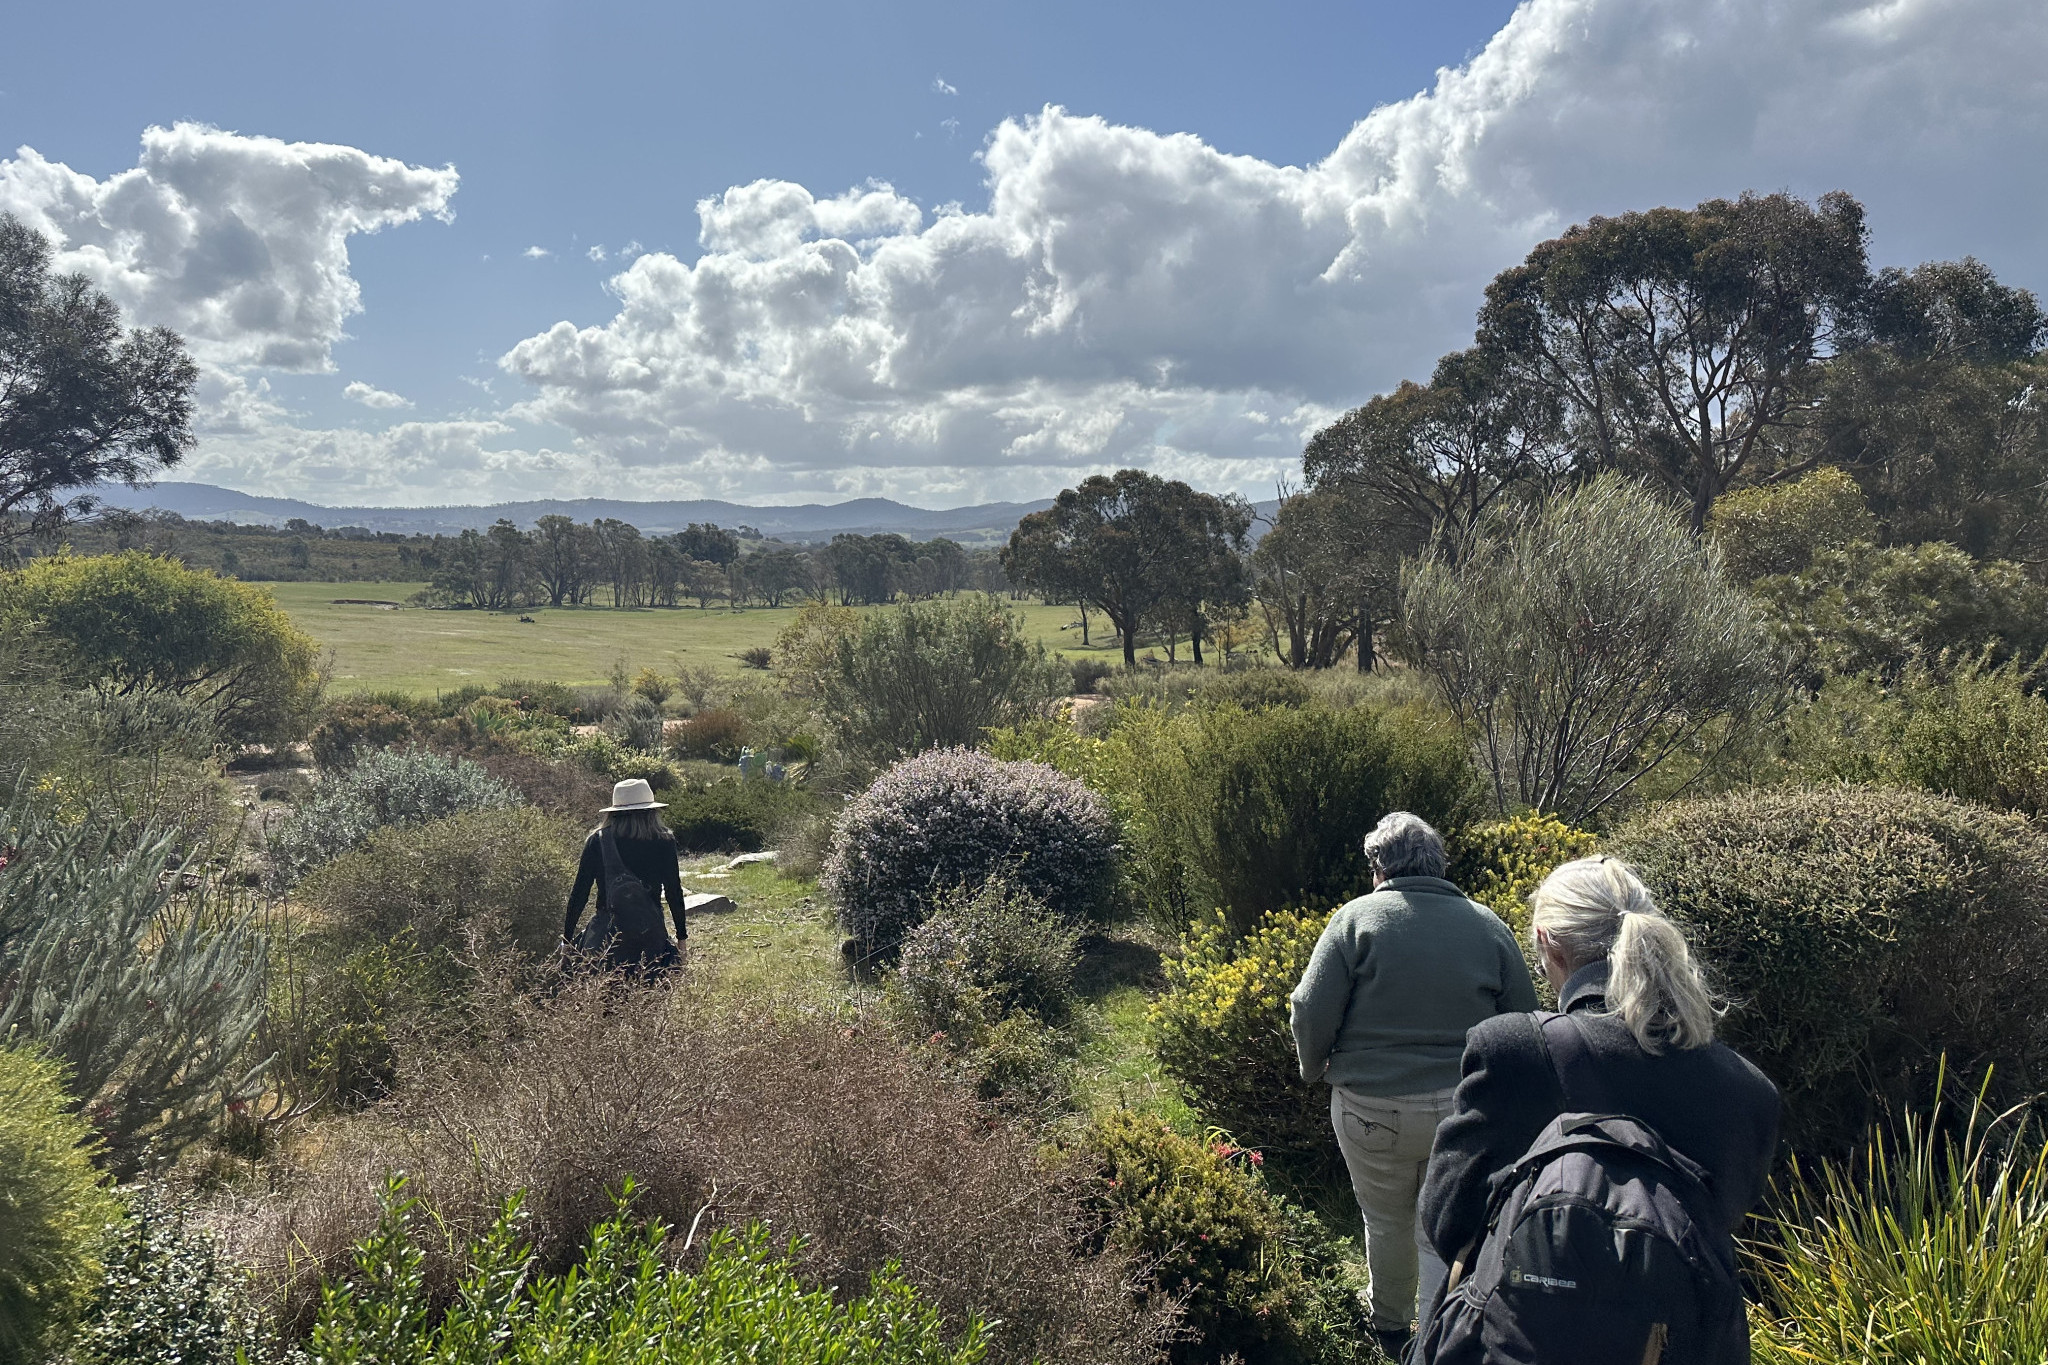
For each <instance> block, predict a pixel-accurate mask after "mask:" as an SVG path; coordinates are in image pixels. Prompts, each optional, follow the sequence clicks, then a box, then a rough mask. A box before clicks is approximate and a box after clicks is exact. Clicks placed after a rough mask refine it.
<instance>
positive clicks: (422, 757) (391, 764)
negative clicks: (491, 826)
mask: <svg viewBox="0 0 2048 1365" xmlns="http://www.w3.org/2000/svg"><path fill="white" fill-rule="evenodd" d="M519 804H521V797H520V795H519V793H518V792H516V791H514V790H513V789H512V788H511V787H509V786H507V785H506V784H505V783H503V782H500V781H499V780H498V779H497V778H494V777H492V776H491V775H490V773H488V772H486V771H485V770H484V769H483V768H482V767H480V766H478V765H477V764H475V763H472V762H470V761H468V760H467V759H460V758H445V757H443V756H442V755H440V754H436V753H431V752H429V751H428V750H425V749H420V748H410V749H383V750H379V751H378V752H376V753H372V754H369V755H367V756H366V757H363V758H361V759H359V760H357V762H356V763H355V764H354V765H353V766H352V767H350V768H349V769H348V770H347V771H345V772H342V773H337V774H334V775H333V776H331V777H329V778H328V779H327V780H326V781H324V782H322V783H321V784H320V787H319V789H318V790H317V791H316V792H314V794H313V796H312V798H311V799H310V800H308V801H307V802H306V803H305V804H303V805H301V806H299V807H298V808H297V809H296V810H294V811H293V812H292V813H291V814H290V815H289V816H287V817H286V818H285V819H284V820H283V821H281V822H280V823H279V824H278V826H277V827H276V828H275V829H273V830H272V831H271V833H270V861H271V869H272V873H273V875H274V876H275V877H276V878H277V879H278V880H280V881H282V882H285V883H291V882H296V881H297V880H298V879H299V878H301V877H303V876H304V875H305V874H306V873H307V872H308V871H310V870H311V869H313V868H314V867H317V866H318V865H319V864H321V863H323V862H326V861H327V860H328V859H330V858H332V857H335V856H336V855H337V854H340V853H345V852H347V851H348V850H349V849H352V848H354V847H356V846H357V845H359V844H361V843H362V842H363V841H364V840H366V839H368V838H369V837H370V835H371V834H372V833H374V832H376V831H377V830H380V829H382V828H384V827H385V826H387V825H417V824H424V823H425V822H426V821H429V820H439V819H441V818H442V817H444V816H449V815H454V814H456V813H458V812H461V811H469V810H504V809H509V808H510V807H513V806H516V805H519Z"/></svg>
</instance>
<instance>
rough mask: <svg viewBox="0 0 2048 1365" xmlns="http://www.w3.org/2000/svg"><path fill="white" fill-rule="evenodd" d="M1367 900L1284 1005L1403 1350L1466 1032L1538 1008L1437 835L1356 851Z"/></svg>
mask: <svg viewBox="0 0 2048 1365" xmlns="http://www.w3.org/2000/svg"><path fill="white" fill-rule="evenodd" d="M1365 853H1366V859H1367V861H1368V862H1370V863H1371V864H1372V879H1373V889H1372V892H1371V894H1370V895H1365V896H1360V897H1358V898H1357V899H1356V900H1353V901H1351V902H1349V903H1348V904H1346V905H1344V906H1343V907H1342V908H1340V909H1339V910H1338V911H1337V913H1336V914H1334V915H1332V916H1331V917H1330V923H1329V925H1328V926H1327V927H1326V928H1325V929H1324V930H1323V933H1322V937H1321V938H1319V939H1318V940H1317V941H1316V946H1315V952H1314V953H1313V954H1312V955H1311V956H1310V958H1309V963H1308V968H1307V969H1306V970H1305V971H1304V972H1303V973H1302V976H1301V984H1300V985H1298V986H1296V987H1295V989H1294V994H1293V995H1292V997H1290V1003H1291V1005H1292V1006H1293V1025H1294V1046H1295V1051H1296V1052H1297V1053H1298V1054H1299V1056H1300V1060H1301V1075H1302V1079H1304V1080H1307V1081H1319V1080H1320V1081H1327V1082H1329V1085H1330V1123H1331V1125H1332V1126H1333V1127H1334V1128H1335V1129H1336V1133H1337V1148H1338V1150H1339V1151H1340V1152H1342V1153H1343V1156H1344V1165H1345V1168H1346V1169H1347V1170H1348V1171H1349V1172H1350V1175H1351V1189H1352V1193H1353V1194H1354V1195H1355V1196H1356V1197H1357V1199H1358V1209H1359V1213H1360V1214H1361V1215H1362V1216H1363V1218H1364V1220H1365V1233H1366V1261H1367V1264H1368V1265H1369V1267H1370V1269H1371V1271H1372V1286H1371V1295H1372V1321H1373V1330H1374V1333H1375V1334H1376V1335H1377V1336H1378V1337H1379V1340H1380V1345H1381V1347H1382V1348H1383V1349H1385V1350H1386V1351H1387V1352H1388V1353H1389V1354H1390V1355H1397V1354H1399V1352H1400V1351H1401V1350H1402V1349H1403V1348H1404V1347H1405V1346H1406V1344H1407V1341H1408V1338H1409V1335H1410V1324H1411V1323H1412V1321H1413V1320H1414V1318H1415V1309H1416V1305H1417V1301H1418V1294H1417V1291H1418V1289H1419V1290H1420V1291H1421V1294H1422V1301H1424V1302H1427V1300H1428V1298H1429V1297H1431V1296H1433V1293H1434V1288H1435V1285H1436V1284H1437V1283H1439V1282H1440V1281H1441V1280H1442V1278H1443V1273H1444V1270H1443V1266H1442V1264H1441V1263H1440V1262H1438V1261H1437V1259H1436V1257H1435V1256H1434V1254H1433V1253H1431V1252H1430V1251H1429V1248H1428V1247H1427V1246H1426V1245H1425V1246H1421V1247H1418V1245H1417V1238H1416V1230H1415V1200H1416V1195H1417V1193H1418V1191H1419V1190H1420V1189H1421V1186H1422V1174H1423V1170H1424V1167H1425V1166H1426V1165H1427V1163H1428V1161H1429V1149H1430V1142H1431V1139H1432V1138H1434V1136H1435V1135H1436V1126H1437V1124H1438V1123H1439V1122H1440V1121H1441V1120H1442V1119H1443V1118H1444V1117H1445V1116H1446V1115H1447V1114H1449V1113H1450V1109H1451V1094H1452V1088H1453V1087H1454V1086H1455V1085H1456V1084H1457V1081H1458V1059H1459V1058H1460V1057H1461V1056H1462V1055H1463V1054H1464V1051H1465V1032H1466V1030H1467V1029H1469V1028H1471V1027H1472V1026H1473V1025H1474V1024H1477V1023H1479V1022H1480V1021H1481V1020H1485V1019H1491V1018H1492V1017H1493V1016H1495V1015H1497V1014H1500V1013H1502V1012H1503V1011H1523V1010H1533V1009H1535V1008H1536V987H1535V985H1534V984H1533V983H1532V982H1531V981H1530V979H1529V969H1528V966H1527V965H1526V964H1525V963H1524V962H1523V960H1522V951H1521V949H1520V948H1518V947H1516V946H1515V937H1514V935H1513V934H1512V933H1510V932H1509V931H1508V927H1507V926H1506V925H1505V924H1503V923H1501V921H1500V918H1499V916H1497V915H1495V914H1494V913H1493V911H1491V910H1489V909H1487V908H1486V907H1485V906H1483V905H1480V904H1479V903H1477V902H1476V901H1473V900H1470V899H1468V898H1467V897H1466V895H1465V893H1464V892H1462V891H1460V890H1459V889H1458V888H1457V887H1455V886H1453V885H1452V884H1451V883H1450V882H1448V881H1445V880H1444V871H1445V867H1444V841H1443V836H1442V835H1440V834H1438V833H1437V832H1436V831H1435V830H1434V829H1432V828H1430V826H1429V823H1428V822H1427V821H1425V820H1423V819H1421V818H1420V817H1418V816H1415V815H1412V814H1410V813H1409V812H1407V811H1395V812H1394V813H1393V814H1391V815H1389V816H1387V817H1386V818H1385V819H1383V820H1381V821H1380V822H1379V824H1378V825H1376V826H1375V827H1374V828H1373V831H1372V833H1370V834H1368V835H1367V836H1366V839H1365Z"/></svg>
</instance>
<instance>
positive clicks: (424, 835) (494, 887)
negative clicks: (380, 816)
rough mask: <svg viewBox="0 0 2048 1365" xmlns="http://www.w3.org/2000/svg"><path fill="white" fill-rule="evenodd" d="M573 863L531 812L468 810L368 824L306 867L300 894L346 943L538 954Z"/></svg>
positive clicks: (555, 832) (548, 826)
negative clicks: (418, 820)
mask: <svg viewBox="0 0 2048 1365" xmlns="http://www.w3.org/2000/svg"><path fill="white" fill-rule="evenodd" d="M593 818H595V817H593ZM575 870H576V854H575V851H574V850H572V849H570V848H569V847H568V846H567V844H566V842H565V841H564V839H563V837H562V834H561V832H560V830H559V828H558V827H557V826H556V825H555V824H554V823H553V822H551V821H550V820H549V819H548V818H547V817H546V816H544V815H542V814H541V813H540V812H539V811H536V810H533V809H531V808H515V809H512V810H505V811H468V812H465V813H463V814H461V815H451V816H448V817H446V818H445V819H441V820H430V821H428V822H427V823H425V824H422V825H390V826H386V827H385V828H383V829H380V830H377V831H375V832H374V833H372V834H371V835H370V837H369V838H368V839H367V840H365V841H364V842H363V844H362V845H361V846H360V847H358V848H354V849H351V850H349V851H348V852H347V853H344V854H342V855H340V856H339V857H337V858H335V859H333V860H332V861H331V862H328V863H326V864H325V865H323V866H322V867H320V868H319V869H317V870H316V871H315V872H313V873H312V875H310V876H309V877H308V878H307V879H306V880H305V882H304V883H302V884H301V885H300V887H299V897H300V899H301V900H303V901H304V902H305V903H306V904H307V905H309V906H311V907H313V908H314V909H315V910H317V911H318V912H319V914H320V917H321V920H322V922H323V923H324V924H325V925H327V926H329V927H330V928H331V930H332V931H333V932H334V933H335V934H336V935H337V936H338V937H339V938H341V939H343V940H344V941H347V942H350V943H353V944H358V945H361V944H368V943H377V942H385V941H389V940H392V939H395V938H397V937H398V936H399V935H401V934H408V935H410V936H411V939H412V941H413V942H414V943H415V944H416V945H417V946H418V947H419V948H420V949H421V950H423V951H426V952H438V953H457V952H460V951H462V950H463V949H465V948H470V947H488V946H496V945H498V944H503V943H515V944H517V945H518V946H519V947H520V948H522V949H524V950H526V951H527V952H529V953H532V954H536V955H538V954H543V953H546V952H548V951H550V950H551V949H552V948H553V946H554V944H555V942H556V941H557V940H558V939H559V938H560V937H561V932H562V904H563V902H564V901H565V900H567V899H568V894H569V883H570V880H571V879H572V878H573V877H574V875H575Z"/></svg>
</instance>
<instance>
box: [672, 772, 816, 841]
mask: <svg viewBox="0 0 2048 1365" xmlns="http://www.w3.org/2000/svg"><path fill="white" fill-rule="evenodd" d="M663 799H665V800H666V801H667V802H668V809H667V810H666V811H664V812H662V815H663V818H664V819H666V820H667V821H668V827H669V828H670V829H671V830H672V831H674V833H675V836H676V847H678V848H680V849H682V850H683V851H684V852H685V853H758V852H760V851H761V850H763V849H766V848H771V847H773V846H774V844H775V841H776V839H777V838H778V837H779V836H780V835H781V833H782V832H783V831H784V830H785V829H789V828H791V827H793V826H795V825H797V824H800V823H801V822H803V820H804V819H805V818H806V817H808V816H809V815H810V814H811V813H812V812H813V811H815V810H816V808H817V800H816V798H814V797H813V796H812V795H811V794H810V793H809V792H808V791H806V790H804V788H803V787H802V786H800V785H798V784H797V783H795V782H789V781H783V782H774V781H770V780H769V779H767V778H765V777H752V778H738V777H730V778H721V779H720V780H718V781H715V782H706V783H702V784H685V785H683V786H680V787H678V788H677V789H675V790H673V791H668V792H664V793H663Z"/></svg>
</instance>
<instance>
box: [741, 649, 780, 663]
mask: <svg viewBox="0 0 2048 1365" xmlns="http://www.w3.org/2000/svg"><path fill="white" fill-rule="evenodd" d="M774 659H775V656H774V655H773V654H771V653H769V651H768V647H767V646H766V645H750V646H748V647H747V648H745V649H743V650H741V651H740V667H741V668H761V669H765V668H767V667H768V665H769V664H770V663H772V662H774Z"/></svg>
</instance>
